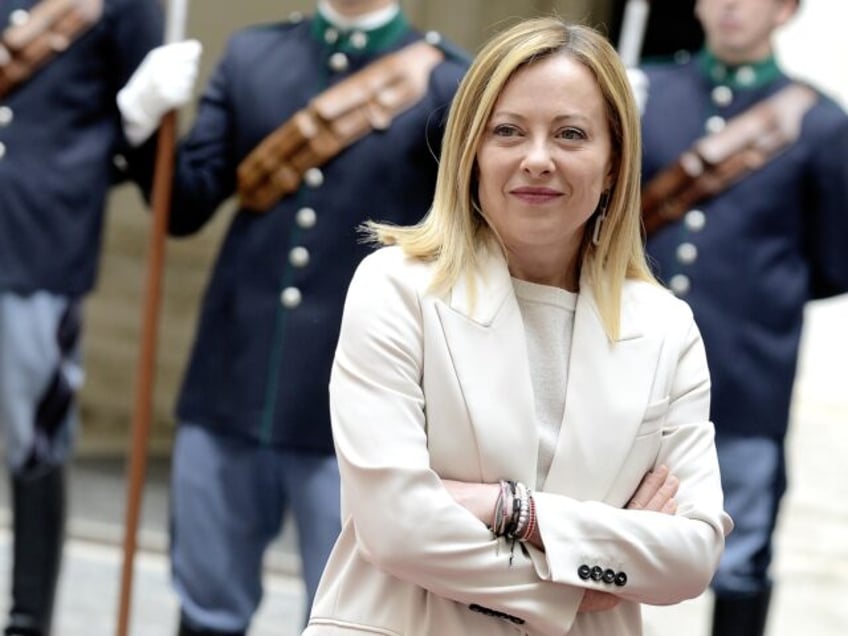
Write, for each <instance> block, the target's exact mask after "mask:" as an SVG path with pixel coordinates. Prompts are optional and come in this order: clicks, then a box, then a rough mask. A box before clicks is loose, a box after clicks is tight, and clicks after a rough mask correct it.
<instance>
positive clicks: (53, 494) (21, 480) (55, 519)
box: [5, 466, 65, 636]
mask: <svg viewBox="0 0 848 636" xmlns="http://www.w3.org/2000/svg"><path fill="white" fill-rule="evenodd" d="M12 528H13V532H14V537H13V542H14V549H13V553H12V554H13V563H12V607H11V611H10V612H9V625H8V627H7V628H6V631H5V634H6V635H7V636H12V635H15V636H48V635H49V634H50V622H51V619H52V617H53V601H54V599H55V597H56V583H57V581H58V578H59V565H60V562H61V559H62V542H63V539H64V529H65V479H64V469H63V467H61V466H55V467H50V468H47V469H46V470H41V471H40V472H39V473H38V474H37V475H33V476H15V475H13V476H12Z"/></svg>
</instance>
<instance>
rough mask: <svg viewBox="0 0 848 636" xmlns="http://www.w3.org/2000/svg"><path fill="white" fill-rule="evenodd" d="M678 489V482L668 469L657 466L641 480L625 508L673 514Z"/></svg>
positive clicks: (675, 507) (675, 508)
mask: <svg viewBox="0 0 848 636" xmlns="http://www.w3.org/2000/svg"><path fill="white" fill-rule="evenodd" d="M679 487H680V480H679V479H678V478H677V477H675V476H674V475H672V474H671V473H670V472H669V469H668V467H667V466H659V467H657V468H656V469H655V470H652V471H650V472H648V473H647V474H646V475H645V476H644V477H643V478H642V482H641V483H640V484H639V488H637V489H636V492H635V493H634V495H633V497H631V499H630V502H629V503H628V504H627V508H628V509H630V510H651V511H653V512H662V513H665V514H674V513H675V512H676V511H677V502H676V501H675V500H674V496H675V495H676V494H677V489H678V488H679Z"/></svg>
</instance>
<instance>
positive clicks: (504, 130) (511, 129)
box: [492, 124, 518, 137]
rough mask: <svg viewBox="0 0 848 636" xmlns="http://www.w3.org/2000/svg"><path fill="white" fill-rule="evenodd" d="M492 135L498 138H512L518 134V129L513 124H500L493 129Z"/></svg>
mask: <svg viewBox="0 0 848 636" xmlns="http://www.w3.org/2000/svg"><path fill="white" fill-rule="evenodd" d="M492 133H493V134H494V135H496V136H498V137H512V136H514V135H517V134H518V128H516V127H515V126H513V125H512V124H498V125H497V126H495V127H494V128H493V129H492Z"/></svg>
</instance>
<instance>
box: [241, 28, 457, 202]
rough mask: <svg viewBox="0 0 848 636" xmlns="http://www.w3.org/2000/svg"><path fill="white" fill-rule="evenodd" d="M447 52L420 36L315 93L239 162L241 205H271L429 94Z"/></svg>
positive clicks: (386, 126)
mask: <svg viewBox="0 0 848 636" xmlns="http://www.w3.org/2000/svg"><path fill="white" fill-rule="evenodd" d="M443 58H444V54H443V53H442V51H441V50H439V49H438V48H436V47H434V46H432V45H430V44H428V43H427V42H425V41H418V42H415V43H414V44H410V45H409V46H406V47H404V48H403V49H401V50H399V51H397V52H395V53H391V54H389V55H386V56H384V57H381V58H380V59H378V60H377V61H375V62H372V63H371V64H369V65H368V66H366V67H365V68H364V69H362V70H361V71H358V72H357V73H354V74H353V75H351V76H350V77H348V78H347V79H345V80H342V81H341V82H339V83H338V84H336V85H335V86H332V87H330V88H328V89H327V90H325V91H323V92H322V93H320V94H319V95H317V96H315V97H314V98H313V99H312V100H310V102H309V104H308V105H307V106H306V107H305V108H302V109H301V110H299V111H297V112H296V113H295V114H294V115H292V117H291V118H290V119H289V120H288V121H286V122H285V123H284V124H283V125H282V126H280V127H279V128H277V129H276V130H274V132H272V133H271V134H270V135H268V136H267V137H266V138H265V139H263V140H262V142H261V143H260V144H259V145H258V146H257V147H256V148H254V149H253V151H251V153H250V154H249V155H248V156H247V157H246V158H245V159H244V160H243V161H242V162H241V164H239V167H238V193H239V197H240V199H241V205H242V206H243V207H245V208H250V209H252V210H256V211H260V212H264V211H266V210H268V208H270V207H271V206H273V205H274V204H275V203H276V202H277V201H279V200H280V199H281V198H282V197H284V196H285V195H287V194H289V193H290V192H294V191H295V190H297V188H298V187H299V186H300V182H301V180H302V178H303V174H304V173H305V172H306V171H307V170H309V169H310V168H316V167H318V166H321V165H323V164H325V163H326V162H327V161H329V160H330V159H332V158H333V157H335V156H336V155H337V154H339V153H340V152H341V151H342V150H344V149H345V148H347V147H348V146H350V145H351V144H353V143H354V142H355V141H357V140H358V139H360V138H362V137H364V136H365V135H366V134H368V133H369V132H371V131H372V130H385V129H387V128H388V127H389V126H390V125H391V123H392V120H393V119H394V118H395V117H396V116H397V115H398V114H400V113H402V112H404V111H405V110H407V109H409V108H411V107H412V106H413V105H415V104H416V103H417V102H418V101H420V100H421V98H422V97H423V96H424V95H425V94H426V92H427V86H428V84H429V81H430V73H431V71H432V70H433V67H435V66H436V65H437V64H438V63H439V62H440V61H441V60H442V59H443ZM422 134H423V133H422Z"/></svg>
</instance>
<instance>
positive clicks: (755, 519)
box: [712, 433, 786, 599]
mask: <svg viewBox="0 0 848 636" xmlns="http://www.w3.org/2000/svg"><path fill="white" fill-rule="evenodd" d="M783 441H784V440H783V438H772V437H740V436H736V435H728V434H726V433H725V434H722V433H719V434H717V435H716V449H717V451H718V461H719V466H720V468H721V483H722V487H723V488H724V507H725V510H727V512H728V513H729V514H730V516H731V517H732V518H733V522H734V528H733V532H731V533H730V535H729V536H728V537H727V543H726V545H725V550H724V554H723V555H722V559H721V562H720V564H719V568H718V571H717V572H716V574H715V577H714V578H713V581H712V588H713V591H714V592H715V594H716V597H718V598H727V599H732V598H743V597H750V596H754V595H758V594H761V593H763V592H765V591H766V590H768V589H769V588H770V587H771V579H770V577H769V572H768V570H769V565H770V564H771V559H772V539H773V536H774V530H775V526H776V523H777V514H778V510H779V508H780V502H781V499H782V498H783V494H784V493H785V492H786V462H785V458H784V449H783Z"/></svg>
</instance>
